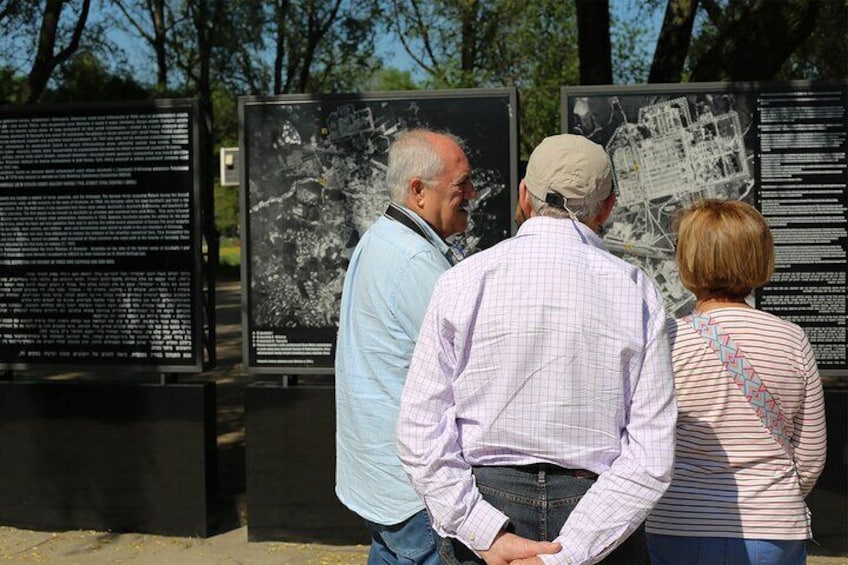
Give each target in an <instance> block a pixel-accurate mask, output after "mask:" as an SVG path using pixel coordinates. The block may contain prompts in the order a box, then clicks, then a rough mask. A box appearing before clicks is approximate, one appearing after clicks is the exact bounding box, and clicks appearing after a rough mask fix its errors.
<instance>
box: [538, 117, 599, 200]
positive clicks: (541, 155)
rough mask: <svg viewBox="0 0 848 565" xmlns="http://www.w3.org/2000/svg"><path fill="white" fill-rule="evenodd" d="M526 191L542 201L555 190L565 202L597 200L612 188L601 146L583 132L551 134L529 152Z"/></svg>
mask: <svg viewBox="0 0 848 565" xmlns="http://www.w3.org/2000/svg"><path fill="white" fill-rule="evenodd" d="M524 184H525V185H526V186H527V190H529V191H530V192H531V194H533V195H534V196H535V197H537V198H538V199H540V200H542V201H543V202H544V201H545V199H546V197H547V195H548V193H550V192H555V193H557V194H559V195H560V196H562V197H563V198H564V199H565V202H564V203H563V204H564V205H565V206H567V205H568V202H582V203H587V204H588V203H592V202H600V201H601V200H604V199H605V198H606V197H607V196H609V193H610V190H612V166H611V165H610V160H609V157H607V154H606V152H605V151H604V149H603V147H601V146H600V145H598V144H597V143H595V142H593V141H589V140H588V139H586V138H585V137H583V136H582V135H571V134H567V133H566V134H562V135H552V136H550V137H546V138H545V139H543V140H542V143H540V144H539V145H537V146H536V148H535V149H534V150H533V153H531V154H530V160H529V161H528V162H527V172H526V174H525V175H524Z"/></svg>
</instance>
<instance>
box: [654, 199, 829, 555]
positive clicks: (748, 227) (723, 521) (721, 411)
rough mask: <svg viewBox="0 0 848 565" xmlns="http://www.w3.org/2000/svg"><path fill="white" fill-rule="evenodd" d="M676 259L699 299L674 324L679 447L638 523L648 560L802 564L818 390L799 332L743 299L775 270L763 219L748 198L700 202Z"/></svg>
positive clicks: (681, 232)
mask: <svg viewBox="0 0 848 565" xmlns="http://www.w3.org/2000/svg"><path fill="white" fill-rule="evenodd" d="M676 259H677V265H678V268H679V270H680V278H681V280H682V282H683V284H684V285H685V286H686V288H688V289H689V290H691V291H692V292H693V293H694V294H695V298H696V303H695V308H694V310H693V312H692V314H691V315H689V316H686V317H684V318H681V319H678V320H676V323H671V324H670V326H671V327H670V332H669V333H670V337H671V341H672V361H673V365H674V380H675V387H676V394H677V402H678V421H677V447H676V451H675V464H674V475H673V478H672V482H671V486H670V487H669V489H668V491H667V492H666V493H665V495H664V496H663V498H662V499H661V500H660V502H659V503H658V504H657V506H656V507H655V508H654V510H653V512H652V513H651V515H650V516H649V518H648V520H647V523H646V530H647V532H648V547H649V550H650V552H651V559H652V562H653V563H654V564H655V565H663V564H674V565H683V564H687V563H703V564H707V563H708V564H710V565H712V564H720V563H760V564H778V563H780V564H796V563H798V564H801V563H805V562H806V540H807V539H808V538H810V537H811V536H812V532H811V529H810V514H809V510H808V509H807V506H806V504H805V503H804V497H805V496H806V495H807V494H808V493H809V492H810V491H811V490H812V488H813V485H815V483H816V480H817V479H818V477H819V474H821V471H822V468H823V467H824V461H825V448H826V438H825V415H824V398H823V393H822V386H821V380H820V378H819V372H818V368H817V366H816V360H815V357H814V355H813V351H812V348H811V347H810V342H809V340H808V339H807V336H806V335H805V333H804V331H803V330H802V329H801V328H800V327H798V326H797V325H795V324H793V323H791V322H788V321H785V320H781V319H780V318H778V317H777V316H774V315H772V314H769V313H766V312H762V311H760V310H756V309H755V308H753V307H751V306H750V305H749V304H748V303H747V302H746V300H745V299H746V297H747V296H749V295H750V293H751V291H752V290H753V289H755V288H759V287H761V286H763V285H765V284H766V283H767V282H768V281H769V279H770V278H771V276H772V273H773V272H774V243H773V240H772V235H771V232H770V230H769V227H768V224H767V223H766V221H765V219H764V218H763V216H762V215H761V214H760V213H759V212H757V211H756V210H755V209H754V208H753V207H751V206H750V205H748V204H745V203H744V202H739V201H722V200H703V201H700V202H697V203H695V204H694V205H692V206H691V207H690V208H688V209H687V210H685V211H684V212H683V213H682V214H681V216H680V217H679V219H678V229H677V251H676Z"/></svg>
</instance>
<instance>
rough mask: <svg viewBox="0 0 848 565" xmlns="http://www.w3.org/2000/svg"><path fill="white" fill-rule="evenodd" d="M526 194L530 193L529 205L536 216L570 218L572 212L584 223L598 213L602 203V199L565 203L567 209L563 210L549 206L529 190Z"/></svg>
mask: <svg viewBox="0 0 848 565" xmlns="http://www.w3.org/2000/svg"><path fill="white" fill-rule="evenodd" d="M527 194H529V195H530V206H531V207H532V208H533V212H534V213H535V214H536V215H537V216H547V217H548V218H557V219H564V218H570V217H571V214H574V216H575V217H576V218H577V220H578V221H579V222H582V223H584V224H585V223H586V222H587V221H588V220H589V219H591V218H594V217H595V216H597V215H598V213H599V212H600V211H601V206H602V205H603V203H604V201H603V200H601V201H598V202H588V203H583V202H580V203H575V204H572V203H566V206H568V210H563V209H562V208H557V207H556V206H551V205H550V204H548V203H547V202H545V201H544V200H542V199H540V198H539V197H537V196H536V195H535V194H533V193H532V192H530V191H529V190H528V191H527ZM569 210H570V211H571V214H570V213H569Z"/></svg>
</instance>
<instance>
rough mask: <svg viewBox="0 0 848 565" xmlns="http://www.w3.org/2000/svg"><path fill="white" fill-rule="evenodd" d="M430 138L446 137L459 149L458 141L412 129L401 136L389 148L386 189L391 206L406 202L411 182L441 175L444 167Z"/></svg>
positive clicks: (431, 179) (455, 138) (426, 131)
mask: <svg viewBox="0 0 848 565" xmlns="http://www.w3.org/2000/svg"><path fill="white" fill-rule="evenodd" d="M432 135H442V136H445V137H448V138H450V139H453V140H454V141H455V142H456V143H457V144H458V145H459V146H460V147H462V143H461V141H460V139H459V138H457V137H456V136H454V135H452V134H449V133H444V132H435V131H431V130H427V129H413V130H409V131H406V132H403V133H402V134H400V135H399V136H398V137H397V138H396V139H395V140H394V141H393V142H392V144H391V146H390V147H389V159H388V167H387V169H386V187H387V188H388V189H389V196H390V197H391V199H392V201H393V202H399V203H405V202H406V198H407V196H408V194H409V192H408V191H409V180H410V179H413V178H420V179H421V180H423V181H425V182H432V181H434V180H436V178H437V177H438V176H439V175H441V174H442V172H443V171H444V169H445V164H444V162H443V161H442V158H441V156H440V155H439V154H438V152H436V149H435V147H434V146H433V138H432V137H431V136H432Z"/></svg>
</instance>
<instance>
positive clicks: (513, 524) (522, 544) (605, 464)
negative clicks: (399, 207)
mask: <svg viewBox="0 0 848 565" xmlns="http://www.w3.org/2000/svg"><path fill="white" fill-rule="evenodd" d="M611 177H612V173H611V167H610V163H609V160H608V158H607V156H606V154H605V153H604V151H603V149H602V148H601V147H600V146H599V145H596V144H594V143H592V142H590V141H588V140H587V139H585V138H583V137H580V136H574V135H557V136H552V137H548V138H546V139H545V140H544V141H542V143H541V144H540V145H539V146H538V147H537V148H536V149H535V150H534V151H533V154H532V155H531V156H530V161H529V163H528V165H527V174H526V176H525V178H524V180H522V181H521V184H520V186H519V205H520V206H521V209H522V210H523V212H524V214H525V215H526V216H528V219H527V221H525V222H524V223H522V225H521V227H520V229H519V230H518V233H517V234H516V235H515V237H512V238H510V239H508V240H506V241H504V242H502V243H500V244H498V245H496V246H494V247H492V248H490V249H489V250H486V251H483V252H480V253H478V254H476V255H474V256H473V257H471V258H469V259H467V260H465V261H464V262H462V263H460V264H459V265H457V266H456V267H454V268H453V269H451V270H450V271H447V272H446V273H445V274H443V275H442V276H441V277H440V278H439V281H438V283H437V285H436V290H435V292H434V294H433V297H432V299H431V301H430V305H429V308H428V311H427V314H426V316H425V318H424V322H423V324H422V326H421V330H420V333H419V335H418V342H417V345H416V348H415V352H414V354H413V358H412V363H411V366H410V369H409V373H408V376H407V380H406V385H405V388H404V392H403V397H402V400H401V409H400V416H399V419H398V442H397V448H398V454H399V456H400V459H401V461H402V463H403V465H404V469H405V470H406V472H407V473H408V474H409V476H410V479H411V481H412V484H413V487H414V488H415V490H416V491H417V492H418V494H419V496H421V498H422V500H423V501H424V504H425V505H426V506H427V510H428V512H429V514H430V517H431V519H432V522H433V526H434V528H435V529H436V531H437V532H438V533H439V534H440V535H441V536H443V537H444V538H445V540H444V542H443V543H442V546H441V557H442V561H443V563H447V564H453V563H482V562H483V561H484V560H485V562H486V563H490V564H493V563H498V564H500V563H510V562H513V563H525V564H530V563H567V564H572V565H573V564H578V563H596V562H599V561H601V560H602V559H603V560H604V563H607V562H609V563H633V562H634V561H636V562H638V560H639V557H638V556H637V555H635V554H634V553H633V552H632V551H630V550H629V549H627V548H626V545H625V546H622V547H620V548H619V549H617V550H615V548H616V547H617V546H618V545H619V544H621V543H622V542H623V541H624V540H625V539H626V538H627V537H628V536H629V535H630V534H631V533H632V532H633V531H634V530H635V529H636V528H637V527H638V526H639V525H640V524H641V523H642V521H643V520H644V518H645V516H646V515H647V514H648V512H649V511H650V510H651V508H652V507H653V506H654V504H655V503H656V502H657V501H658V500H659V498H660V497H661V496H662V494H663V493H664V492H665V490H666V488H667V487H668V484H669V482H670V480H671V469H672V457H673V453H674V433H675V420H676V417H677V410H676V406H675V402H674V389H673V381H672V376H671V361H670V356H669V346H668V341H667V334H666V326H665V320H666V316H665V313H664V311H663V306H662V300H661V299H660V296H659V293H658V292H657V290H656V288H655V287H654V285H653V284H652V282H651V281H650V280H649V279H648V277H647V275H645V273H644V272H642V271H641V270H639V269H638V268H637V267H634V266H632V265H630V264H629V263H626V262H624V261H622V260H620V259H618V258H617V257H614V256H613V255H611V254H610V253H609V252H608V251H607V250H606V248H605V247H604V244H603V242H602V241H601V239H600V238H599V237H598V235H597V233H596V232H597V231H598V229H599V228H600V227H601V225H603V223H604V221H606V220H607V218H608V217H609V215H610V212H611V210H612V208H613V206H614V204H615V195H614V193H613V192H612V178H611ZM551 542H553V543H551ZM613 550H615V551H613Z"/></svg>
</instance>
